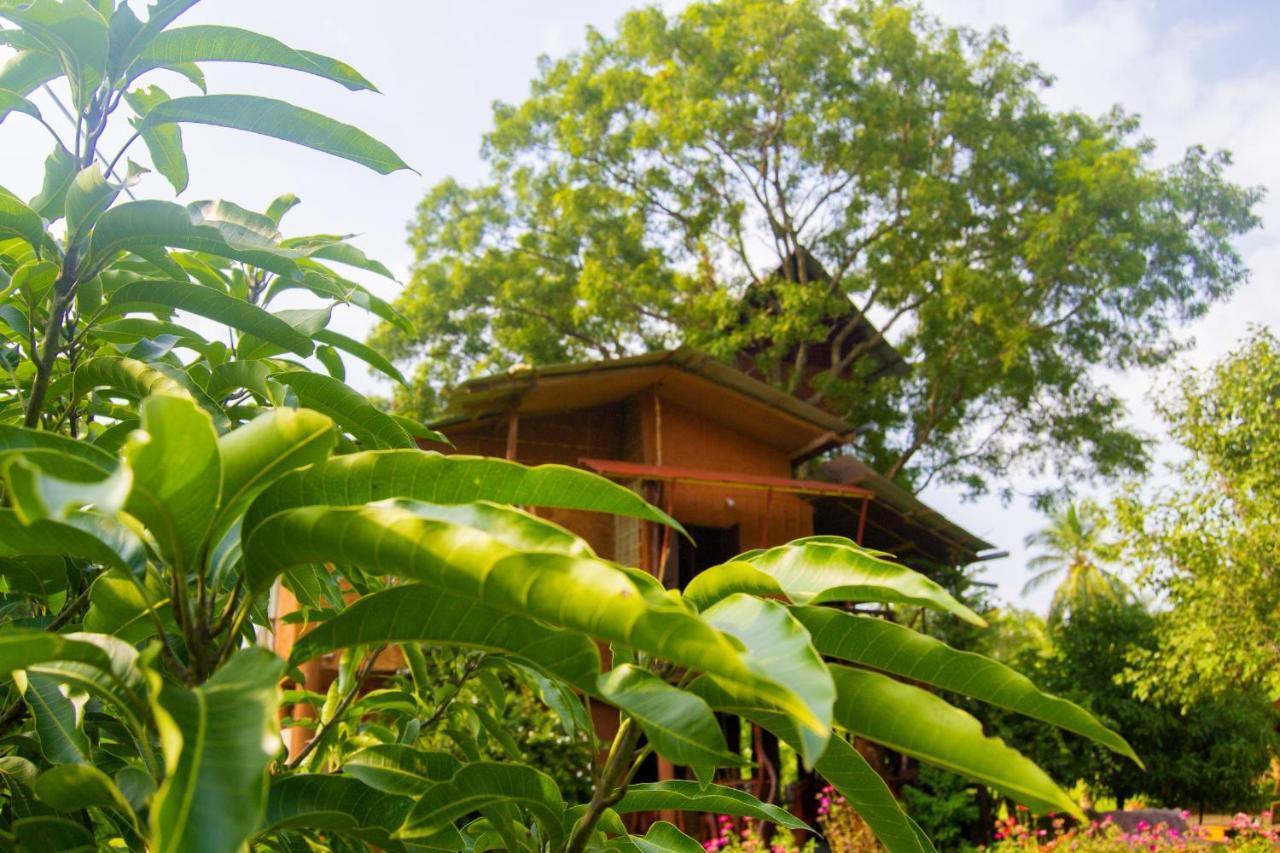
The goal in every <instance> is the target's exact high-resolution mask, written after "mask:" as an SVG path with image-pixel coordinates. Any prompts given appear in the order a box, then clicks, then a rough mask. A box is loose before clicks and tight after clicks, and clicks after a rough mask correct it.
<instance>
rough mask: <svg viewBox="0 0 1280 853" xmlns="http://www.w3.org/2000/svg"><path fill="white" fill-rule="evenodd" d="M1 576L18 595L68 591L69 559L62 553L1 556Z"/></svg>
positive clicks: (46, 594) (39, 595)
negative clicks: (55, 554) (54, 554)
mask: <svg viewBox="0 0 1280 853" xmlns="http://www.w3.org/2000/svg"><path fill="white" fill-rule="evenodd" d="M0 577H3V578H4V579H5V582H6V583H7V584H8V585H9V592H10V593H14V594H17V595H34V596H38V597H44V596H49V595H56V594H57V593H60V592H66V591H67V561H66V559H64V558H63V557H62V556H61V555H59V556H50V555H29V556H25V557H0Z"/></svg>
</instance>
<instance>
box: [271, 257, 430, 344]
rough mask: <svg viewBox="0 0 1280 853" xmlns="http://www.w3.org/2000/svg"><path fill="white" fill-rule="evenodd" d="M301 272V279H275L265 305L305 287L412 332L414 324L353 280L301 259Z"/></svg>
mask: <svg viewBox="0 0 1280 853" xmlns="http://www.w3.org/2000/svg"><path fill="white" fill-rule="evenodd" d="M299 266H300V267H302V269H303V270H304V271H303V274H302V278H301V279H290V278H277V279H276V280H275V281H273V282H271V284H270V285H269V286H268V287H267V292H266V295H265V296H264V297H263V302H264V304H265V303H267V302H271V301H272V300H273V299H275V298H276V297H277V296H279V295H280V294H281V293H283V292H285V291H286V290H307V291H310V292H311V293H314V294H316V295H317V296H328V297H332V298H333V299H337V300H339V301H341V302H345V303H350V304H351V305H355V306H356V307H358V308H363V309H364V310H366V311H368V312H370V313H371V314H373V315H374V316H376V317H379V318H381V319H383V320H386V321H387V322H388V323H392V324H394V325H396V326H398V327H399V328H401V329H404V330H405V331H406V332H410V333H411V332H412V331H413V324H412V323H410V322H409V320H408V319H407V318H406V317H405V316H404V315H403V314H401V313H400V312H399V311H398V310H397V309H396V307H395V306H394V305H392V304H391V303H390V302H387V301H386V300H385V299H381V298H379V297H378V296H376V295H374V294H373V293H372V292H370V291H369V289H368V288H366V287H363V286H361V285H359V284H356V283H355V282H354V281H348V280H347V279H344V278H340V277H338V276H336V275H334V274H333V273H332V272H331V271H329V270H328V269H327V268H326V267H323V266H321V265H320V264H317V263H314V262H313V261H310V260H304V261H301V262H300V263H299Z"/></svg>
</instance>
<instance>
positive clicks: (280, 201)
mask: <svg viewBox="0 0 1280 853" xmlns="http://www.w3.org/2000/svg"><path fill="white" fill-rule="evenodd" d="M299 204H302V199H300V198H298V197H297V196H296V195H294V194H293V193H285V194H284V195H281V196H276V197H275V198H274V199H273V200H272V201H271V204H269V205H267V210H266V212H265V214H264V215H265V216H266V217H267V218H268V219H270V220H271V221H272V222H274V223H275V224H276V227H277V228H279V227H280V220H281V219H283V218H284V215H285V214H286V213H288V212H289V211H291V210H293V209H294V208H295V207H297V206H298V205H299Z"/></svg>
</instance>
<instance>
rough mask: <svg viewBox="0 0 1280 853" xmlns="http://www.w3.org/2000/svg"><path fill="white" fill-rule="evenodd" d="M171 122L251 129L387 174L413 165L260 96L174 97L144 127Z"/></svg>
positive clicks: (341, 127) (360, 134)
mask: <svg viewBox="0 0 1280 853" xmlns="http://www.w3.org/2000/svg"><path fill="white" fill-rule="evenodd" d="M170 122H184V123H192V124H208V125H214V126H216V127H229V128H234V129H237V130H245V131H249V132H250V133H257V134H261V135H263V136H269V137H272V138H275V139H281V140H284V141H286V142H293V143H295V144H298V145H302V146H305V147H307V148H313V149H315V150H317V151H323V152H325V153H327V154H332V155H334V156H335V157H341V158H343V159H345V160H351V161H352V162H355V163H359V164H361V165H363V166H367V167H368V168H370V169H373V170H374V171H375V172H378V173H380V174H383V175H386V174H389V173H391V172H395V171H398V170H400V169H408V168H409V166H408V165H406V164H405V162H404V161H403V160H401V159H400V157H399V156H398V155H397V154H396V153H395V152H394V151H392V150H391V149H390V148H388V147H387V146H386V145H384V144H382V143H381V142H379V141H378V140H376V139H374V138H373V137H372V136H370V135H369V134H367V133H365V132H364V131H363V130H360V129H359V128H356V127H352V126H351V125H347V124H343V123H341V122H338V121H335V120H333V119H331V118H329V117H327V116H324V115H321V114H320V113H317V112H312V111H311V110H305V109H302V108H301V107H295V106H293V105H292V104H288V103H285V102H284V101H277V100H275V99H273V98H263V97H260V96H258V95H197V96H193V97H187V98H174V99H173V100H171V101H167V102H166V103H163V104H160V105H159V106H157V107H156V108H155V109H153V110H152V111H151V112H150V113H148V114H147V116H146V118H145V119H143V122H142V125H141V127H142V128H143V129H146V128H151V127H157V126H159V125H162V124H167V123H170Z"/></svg>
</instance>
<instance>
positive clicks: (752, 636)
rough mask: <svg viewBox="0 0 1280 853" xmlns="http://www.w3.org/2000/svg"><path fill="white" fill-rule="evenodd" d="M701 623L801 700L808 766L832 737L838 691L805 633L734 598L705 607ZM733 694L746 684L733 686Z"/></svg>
mask: <svg viewBox="0 0 1280 853" xmlns="http://www.w3.org/2000/svg"><path fill="white" fill-rule="evenodd" d="M702 615H703V618H705V619H706V620H707V621H708V622H710V623H711V624H712V625H714V626H715V627H717V628H719V629H720V630H721V631H724V632H725V633H726V634H729V635H731V636H734V637H737V638H738V640H739V641H741V642H742V644H743V645H744V646H746V648H747V655H746V657H745V661H746V664H747V666H748V667H750V668H751V671H752V672H754V673H755V674H756V675H757V676H759V677H761V678H764V679H767V680H769V681H773V682H775V683H778V684H783V685H785V686H786V687H787V688H788V690H789V691H790V692H791V693H792V694H793V695H795V696H799V697H800V698H801V699H802V700H803V701H804V709H805V711H806V712H807V716H806V717H803V718H802V719H801V723H802V738H801V748H800V754H801V756H802V757H803V758H804V760H805V763H806V764H809V765H812V764H813V762H814V761H816V760H817V759H818V756H820V755H822V751H823V749H825V748H826V745H827V740H828V739H829V738H830V736H831V708H832V703H833V702H834V701H835V696H836V690H835V686H834V685H833V684H832V682H831V673H830V672H828V671H827V667H826V664H824V663H823V662H822V658H821V657H820V656H819V655H818V653H817V651H816V650H815V649H814V648H813V644H812V643H811V642H810V640H809V632H808V631H806V630H805V629H804V627H803V626H802V625H801V624H800V623H799V622H797V621H796V620H795V617H793V616H792V615H791V614H790V613H789V612H788V611H787V608H786V607H784V606H783V605H782V604H779V603H778V602H776V601H766V600H764V599H760V598H755V597H753V596H750V595H745V594H743V593H735V594H734V595H731V596H729V597H728V598H725V599H723V600H721V601H719V602H717V603H716V604H715V605H714V606H712V607H709V608H707V609H706V610H705V611H703V613H702ZM732 686H733V689H734V690H740V689H742V687H744V686H745V685H743V684H741V683H734V684H733V685H732Z"/></svg>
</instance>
